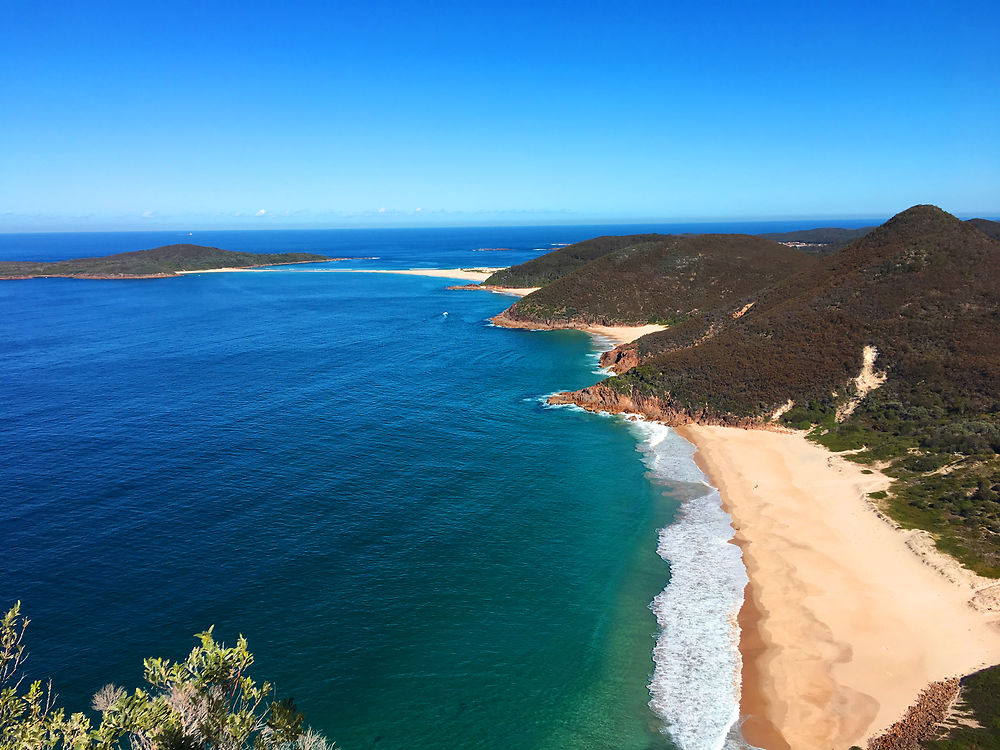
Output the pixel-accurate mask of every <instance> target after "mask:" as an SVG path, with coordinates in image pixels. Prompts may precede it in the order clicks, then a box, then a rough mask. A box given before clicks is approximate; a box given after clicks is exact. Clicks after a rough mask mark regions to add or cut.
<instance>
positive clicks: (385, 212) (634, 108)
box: [0, 0, 1000, 231]
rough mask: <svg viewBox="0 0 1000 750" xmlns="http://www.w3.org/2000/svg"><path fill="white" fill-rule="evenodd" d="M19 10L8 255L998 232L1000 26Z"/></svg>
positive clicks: (2, 155)
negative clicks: (929, 225) (880, 231)
mask: <svg viewBox="0 0 1000 750" xmlns="http://www.w3.org/2000/svg"><path fill="white" fill-rule="evenodd" d="M0 7H2V9H3V21H2V23H0V77H2V85H0V231H46V230H62V229H81V230H85V229H115V228H121V229H141V228H149V229H159V228H176V227H185V228H187V227H190V228H228V227H231V228H244V227H261V228H265V227H266V228H278V227H296V226H308V227H336V226H358V225H365V226H380V225H386V226H390V225H396V226H399V225H406V226H420V225H428V226H432V225H447V224H493V223H514V224H545V223H556V222H560V223H562V222H568V223H576V224H582V223H590V222H597V221H601V222H604V221H629V220H665V221H666V220H683V219H726V218H770V217H775V218H778V217H799V216H805V217H837V216H853V217H860V216H888V215H890V214H892V213H895V212H897V211H899V210H902V209H903V208H905V207H907V206H909V205H912V204H914V203H936V204H938V205H940V206H942V207H943V208H945V209H946V210H949V211H952V212H953V213H957V214H960V215H963V216H971V215H988V216H996V215H998V214H1000V95H998V92H1000V42H998V40H1000V2H997V0H983V1H981V2H963V1H962V0H952V1H951V2H921V1H920V0H908V1H907V2H888V1H887V2H883V1H878V2H872V1H871V0H867V1H866V2H853V1H850V0H848V1H841V2H836V3H812V2H802V1H797V2H787V3H780V2H772V3H766V2H715V1H704V2H686V1H681V0H655V1H653V2H618V3H611V2H602V3H591V2H581V1H580V0H575V1H574V2H544V0H543V1H539V0H533V1H532V2H519V1H517V0H504V2H495V3H494V2H471V1H469V0H466V1H464V2H424V3H416V2H394V1H386V0H374V1H372V0H367V1H366V2H344V1H343V0H341V1H340V2H336V1H334V2H308V1H303V2H289V3H276V2H269V3H262V2H253V0H242V1H241V2H229V1H228V0H211V1H209V2H206V1H204V0H201V1H199V2H183V1H177V0H172V1H171V2H159V1H158V0H153V1H143V2H134V1H130V2H100V1H99V0H90V1H89V2H61V1H60V0H48V1H47V2H37V3H36V2H19V3H15V2H13V1H9V2H6V3H3V4H2V5H0Z"/></svg>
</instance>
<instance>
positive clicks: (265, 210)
mask: <svg viewBox="0 0 1000 750" xmlns="http://www.w3.org/2000/svg"><path fill="white" fill-rule="evenodd" d="M266 214H267V209H266V208H262V209H260V211H258V212H257V213H255V214H254V216H264V215H266Z"/></svg>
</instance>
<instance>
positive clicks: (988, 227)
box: [965, 219, 1000, 240]
mask: <svg viewBox="0 0 1000 750" xmlns="http://www.w3.org/2000/svg"><path fill="white" fill-rule="evenodd" d="M965 223H966V224H971V225H972V226H974V227H975V228H976V229H978V230H979V231H980V232H982V233H983V234H985V235H986V236H987V237H992V238H993V239H995V240H1000V221H990V220H989V219H968V220H967V221H966V222H965Z"/></svg>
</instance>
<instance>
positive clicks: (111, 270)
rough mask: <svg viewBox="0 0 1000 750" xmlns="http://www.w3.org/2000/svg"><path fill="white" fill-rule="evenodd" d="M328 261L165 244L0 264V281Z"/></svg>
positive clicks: (125, 275)
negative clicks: (96, 255)
mask: <svg viewBox="0 0 1000 750" xmlns="http://www.w3.org/2000/svg"><path fill="white" fill-rule="evenodd" d="M327 260H330V258H327V257H326V256H323V255H314V254H313V253H241V252H233V251H232V250H220V249H219V248H217V247H202V246H201V245H164V246H163V247H156V248H153V249H152V250H137V251H134V252H129V253H116V254H114V255H106V256H103V257H99V258H76V259H74V260H63V261H58V262H55V263H34V262H30V261H5V262H0V278H32V277H39V276H70V277H76V278H137V277H140V278H141V277H149V276H154V277H155V276H170V275H173V274H174V273H175V272H177V271H205V270H209V269H212V268H252V267H254V266H271V265H280V264H282V263H320V262H323V261H327Z"/></svg>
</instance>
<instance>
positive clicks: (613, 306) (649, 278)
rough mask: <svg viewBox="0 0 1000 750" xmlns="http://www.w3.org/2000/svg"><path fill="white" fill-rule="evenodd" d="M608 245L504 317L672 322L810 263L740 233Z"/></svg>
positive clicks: (740, 300)
mask: <svg viewBox="0 0 1000 750" xmlns="http://www.w3.org/2000/svg"><path fill="white" fill-rule="evenodd" d="M629 239H630V240H633V242H632V243H631V244H629V245H627V246H625V247H621V248H619V249H615V250H612V251H611V252H608V253H605V254H604V255H602V256H600V257H599V258H597V259H595V260H592V261H590V262H589V263H587V264H585V265H583V266H581V267H579V268H577V269H576V270H575V271H573V272H571V273H569V274H567V275H565V276H563V277H562V278H560V279H557V280H555V281H553V282H552V283H550V284H548V285H547V286H545V287H543V288H542V289H539V290H538V291H537V292H533V293H532V294H529V295H528V296H526V297H524V298H523V299H522V300H520V301H519V302H518V303H517V304H515V305H514V306H513V307H512V308H510V309H509V310H507V311H506V312H505V313H504V316H505V317H507V318H512V319H515V320H521V321H536V322H545V323H549V324H559V323H565V322H574V323H585V324H599V325H620V324H625V325H630V324H645V323H666V324H676V323H679V322H681V321H683V320H686V319H688V318H691V317H693V316H697V315H698V314H699V313H701V312H702V311H704V310H711V309H715V308H720V307H725V308H727V309H728V308H729V307H731V306H734V305H736V306H737V307H741V306H742V305H743V304H744V300H745V298H747V297H748V295H751V294H752V293H754V292H755V291H757V290H759V289H761V288H763V287H766V286H770V285H771V284H774V283H775V282H776V281H778V280H779V279H783V278H784V277H786V276H788V275H789V274H792V273H795V272H797V271H800V270H802V269H804V268H807V267H809V266H811V265H812V264H813V263H815V262H816V261H815V259H814V258H812V257H811V256H809V255H807V254H805V253H803V252H801V251H800V250H796V249H794V248H789V247H786V246H784V245H779V244H777V243H775V242H771V241H770V240H764V239H760V238H759V237H751V236H749V235H739V234H702V235H658V236H655V237H654V238H652V239H646V240H644V241H641V242H634V240H635V238H634V237H632V238H629Z"/></svg>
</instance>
